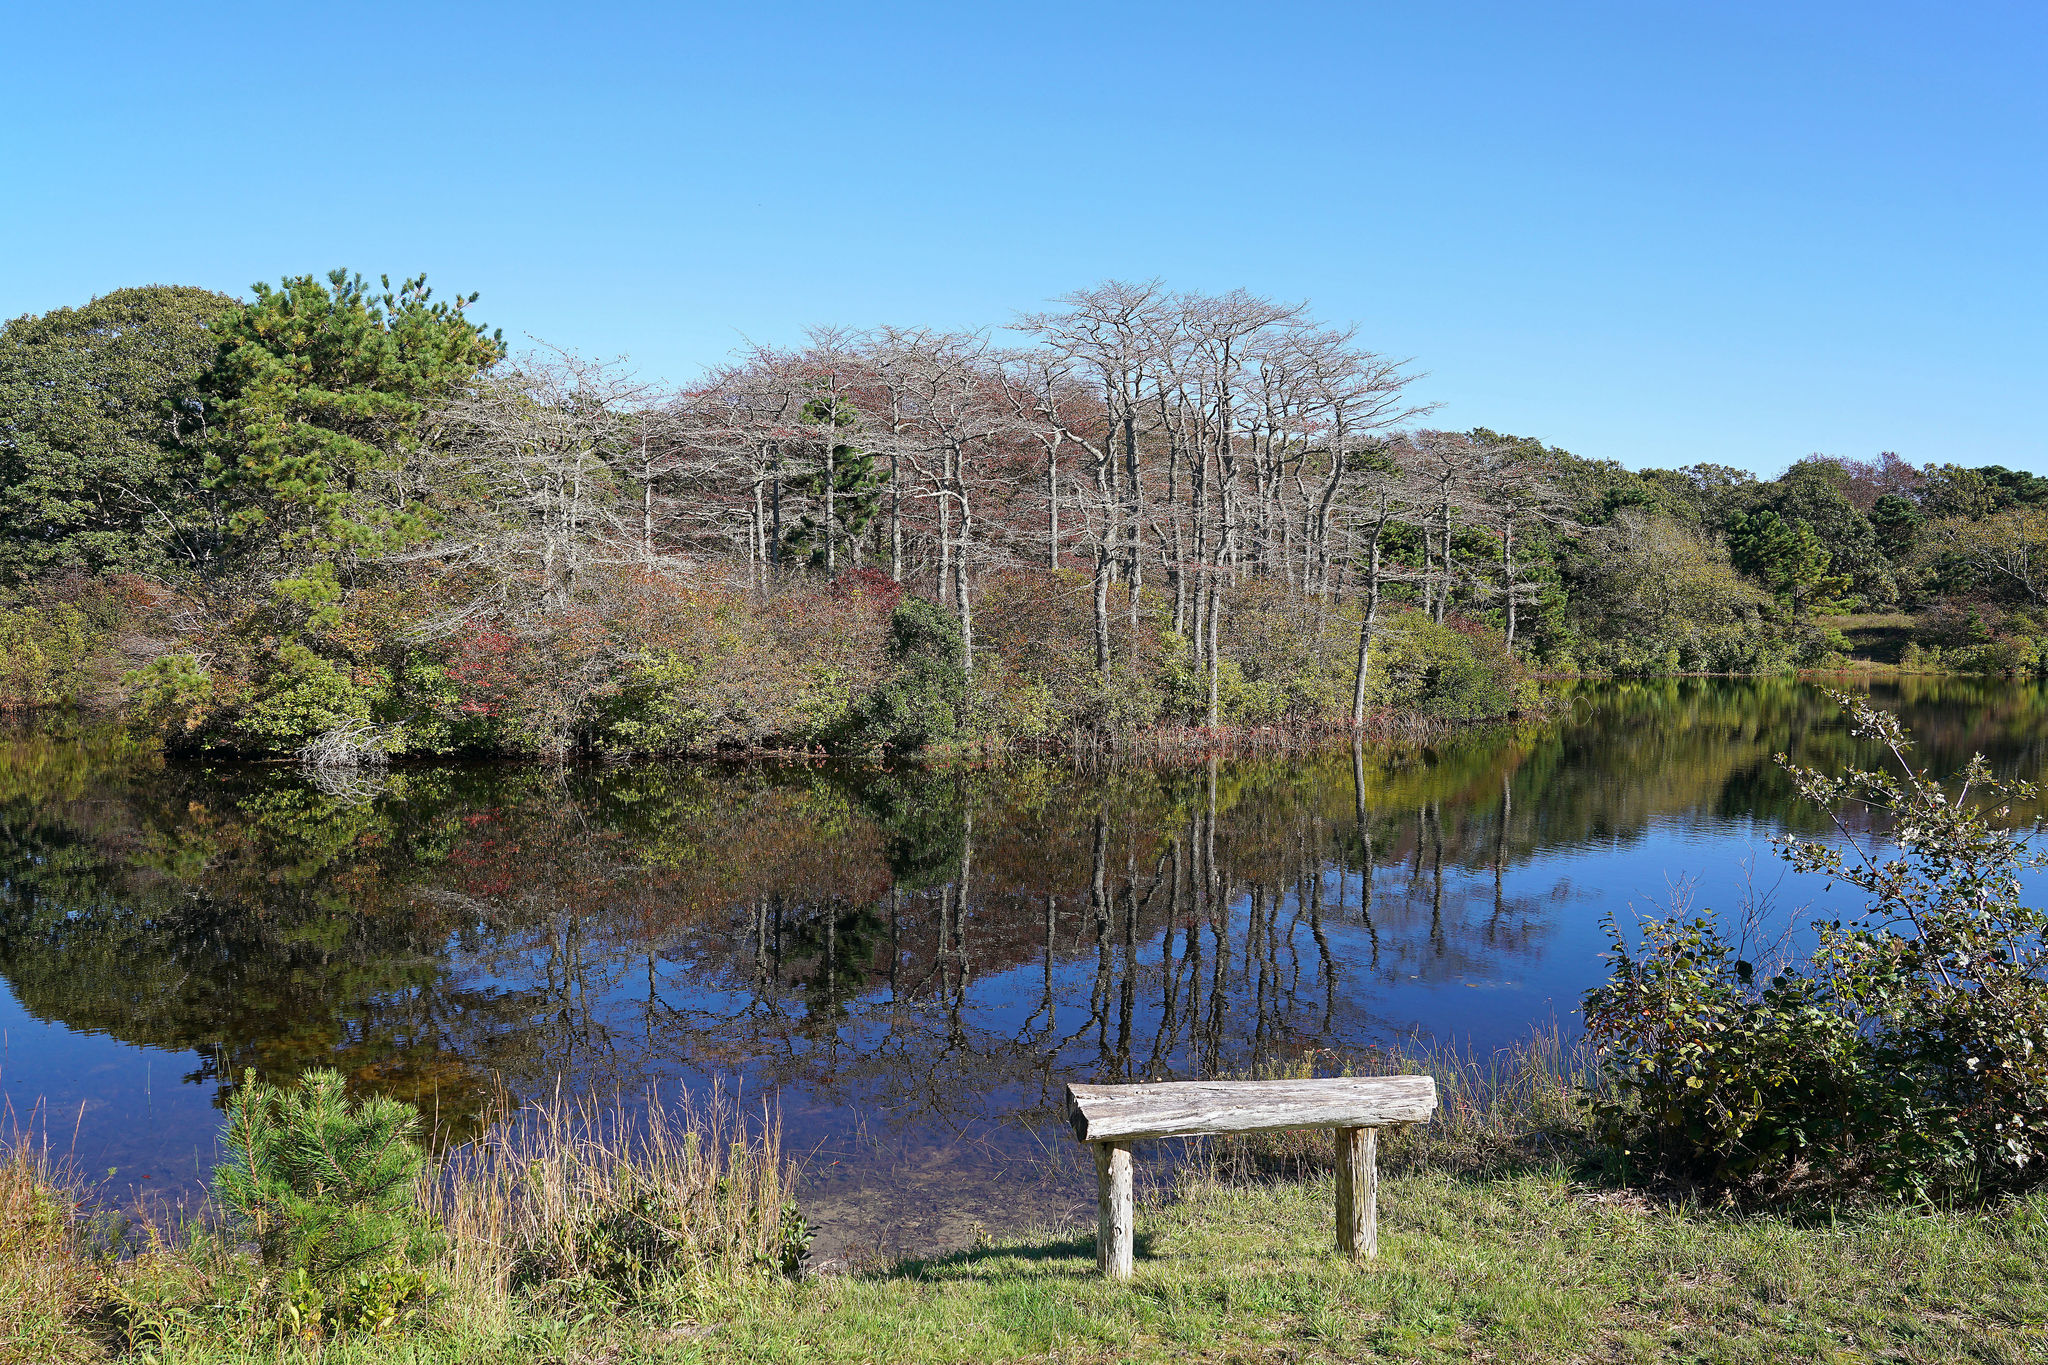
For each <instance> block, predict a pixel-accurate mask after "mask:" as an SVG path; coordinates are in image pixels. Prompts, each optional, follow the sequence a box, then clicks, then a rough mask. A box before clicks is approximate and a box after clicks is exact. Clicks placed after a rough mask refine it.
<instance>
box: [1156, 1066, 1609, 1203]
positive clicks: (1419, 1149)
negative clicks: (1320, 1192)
mask: <svg viewBox="0 0 2048 1365" xmlns="http://www.w3.org/2000/svg"><path fill="white" fill-rule="evenodd" d="M1400 1075H1425V1076H1433V1077H1435V1078H1436V1084H1437V1112H1436V1116H1435V1117H1434V1118H1433V1119H1431V1120H1430V1122H1428V1123H1426V1124H1404V1125H1401V1126H1398V1127H1395V1128H1390V1129H1388V1130H1387V1131H1386V1132H1384V1133H1382V1134H1381V1135H1380V1145H1379V1160H1380V1164H1381V1168H1382V1169H1383V1170H1384V1171H1386V1172H1388V1173H1390V1174H1392V1173H1404V1172H1409V1173H1420V1172H1437V1173H1445V1174H1453V1175H1460V1176H1468V1177H1491V1176H1501V1175H1508V1174H1512V1173H1514V1172H1515V1171H1517V1170H1520V1169H1523V1168H1525V1167H1527V1166H1529V1165H1530V1164H1532V1163H1539V1162H1546V1161H1551V1160H1554V1159H1556V1158H1558V1157H1560V1156H1573V1157H1577V1156H1585V1155H1588V1154H1590V1152H1591V1150H1592V1144H1591V1139H1590V1134H1589V1133H1588V1130H1587V1128H1586V1118H1585V1109H1584V1097H1585V1096H1586V1094H1587V1093H1588V1088H1589V1087H1590V1086H1593V1085H1594V1084H1596V1083H1597V1069H1596V1068H1595V1067H1594V1066H1593V1064H1592V1057H1591V1055H1590V1054H1589V1052H1588V1051H1587V1049H1586V1048H1585V1047H1584V1045H1583V1044H1581V1043H1577V1042H1567V1041H1566V1040H1565V1038H1564V1036H1563V1035H1562V1033H1561V1032H1559V1031H1558V1030H1557V1029H1555V1028H1550V1029H1542V1030H1538V1031H1536V1032H1535V1033H1533V1034H1531V1035H1530V1036H1529V1037H1528V1038H1527V1039H1525V1040H1523V1041H1522V1042H1519V1043H1517V1044H1515V1045H1513V1046H1510V1047H1505V1048H1500V1049H1497V1050H1495V1051H1492V1052H1485V1053H1474V1052H1470V1051H1466V1050H1462V1049H1459V1048H1456V1047H1451V1046H1446V1045H1443V1044H1438V1043H1431V1042H1417V1043H1413V1044H1409V1045H1405V1046H1396V1047H1389V1048H1375V1049H1370V1050H1366V1051H1361V1052H1346V1053H1338V1052H1333V1051H1327V1050H1318V1051H1314V1052H1309V1053H1305V1054H1303V1055H1302V1056H1300V1057H1295V1058H1290V1059H1288V1060H1286V1061H1284V1062H1275V1063H1270V1064H1268V1065H1266V1066H1263V1067H1259V1068H1256V1069H1254V1070H1252V1071H1250V1072H1247V1073H1245V1074H1244V1076H1242V1077H1239V1078H1237V1079H1252V1080H1284V1079H1289V1078H1294V1077H1308V1076H1400ZM1189 1155H1190V1160H1189V1161H1188V1162H1187V1163H1185V1167H1184V1169H1185V1170H1186V1171H1187V1172H1188V1173H1190V1174H1192V1175H1194V1176H1196V1177H1198V1178H1207V1179H1210V1180H1214V1181H1220V1182H1223V1183H1227V1184H1229V1183H1240V1182H1244V1181H1252V1180H1260V1179H1274V1178H1283V1179H1298V1178H1302V1177H1307V1176H1313V1175H1318V1174H1321V1173H1323V1172H1326V1171H1330V1170H1333V1169H1334V1168H1335V1149H1334V1147H1332V1145H1331V1143H1330V1135H1329V1134H1328V1133H1327V1132H1323V1131H1320V1130H1303V1131H1294V1132H1279V1133H1243V1134H1233V1135H1229V1136H1224V1137H1216V1138H1207V1139H1202V1140H1200V1141H1199V1143H1197V1144H1196V1145H1195V1146H1194V1148H1193V1150H1192V1151H1191V1152H1190V1154H1189Z"/></svg>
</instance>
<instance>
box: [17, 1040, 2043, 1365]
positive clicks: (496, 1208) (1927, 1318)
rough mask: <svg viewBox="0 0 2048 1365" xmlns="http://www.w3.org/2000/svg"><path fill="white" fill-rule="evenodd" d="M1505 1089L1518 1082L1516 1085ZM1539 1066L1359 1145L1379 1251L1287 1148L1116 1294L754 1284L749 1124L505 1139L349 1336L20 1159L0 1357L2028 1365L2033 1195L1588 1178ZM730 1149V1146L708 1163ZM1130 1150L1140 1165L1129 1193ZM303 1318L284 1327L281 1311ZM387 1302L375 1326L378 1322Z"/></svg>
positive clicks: (920, 1271) (257, 1279)
mask: <svg viewBox="0 0 2048 1365" xmlns="http://www.w3.org/2000/svg"><path fill="white" fill-rule="evenodd" d="M1532 1061H1533V1062H1534V1064H1533V1065H1531V1064H1530V1063H1531V1062H1532ZM1559 1061H1560V1057H1559V1054H1558V1053H1557V1052H1556V1051H1555V1050H1554V1049H1550V1050H1547V1051H1542V1050H1539V1052H1538V1053H1536V1054H1534V1055H1533V1057H1525V1058H1523V1059H1520V1060H1519V1061H1518V1062H1517V1063H1516V1064H1514V1065H1509V1066H1502V1067H1492V1068H1487V1069H1485V1070H1483V1071H1482V1070H1475V1069H1473V1068H1458V1067H1455V1066H1452V1065H1450V1064H1448V1063H1445V1062H1442V1061H1441V1060H1439V1062H1438V1063H1437V1065H1439V1066H1440V1067H1441V1072H1440V1074H1442V1076H1443V1078H1444V1080H1445V1085H1444V1091H1445V1095H1446V1099H1447V1103H1446V1107H1445V1111H1444V1113H1443V1114H1442V1116H1441V1117H1440V1118H1439V1120H1438V1122H1436V1123H1435V1124H1433V1125H1431V1127H1430V1128H1429V1129H1428V1130H1427V1131H1425V1132H1420V1133H1415V1132H1410V1133H1406V1134H1403V1135H1400V1136H1397V1137H1392V1138H1391V1139H1390V1141H1389V1142H1388V1144H1387V1150H1386V1153H1385V1167H1386V1172H1387V1175H1386V1179H1385V1182H1384V1184H1383V1186H1382V1191H1381V1229H1382V1246H1383V1252H1382V1255H1381V1257H1380V1259H1379V1260H1378V1261H1376V1262H1373V1263H1370V1264H1366V1265H1362V1266H1357V1265H1352V1264H1350V1263H1348V1262H1346V1261H1343V1260H1340V1259H1339V1258H1338V1257H1337V1256H1336V1255H1335V1254H1334V1253H1333V1251H1332V1249H1331V1240H1332V1235H1331V1221H1332V1212H1331V1210H1332V1204H1333V1199H1334V1188H1333V1182H1332V1178H1331V1175H1330V1173H1329V1170H1328V1168H1327V1167H1328V1161H1327V1157H1326V1156H1325V1142H1326V1138H1325V1137H1324V1136H1323V1135H1321V1134H1314V1135H1309V1134H1300V1135H1294V1134H1289V1135H1280V1136H1278V1137H1271V1138H1260V1139H1252V1140H1237V1141H1233V1142H1228V1143H1218V1144H1216V1145H1215V1146H1214V1147H1212V1148H1210V1149H1208V1150H1206V1151H1199V1152H1196V1153H1195V1154H1194V1156H1193V1159H1192V1160H1191V1161H1189V1162H1188V1163H1187V1164H1186V1165H1185V1166H1184V1167H1182V1168H1181V1169H1180V1171H1179V1173H1178V1174H1177V1175H1176V1176H1174V1177H1173V1178H1171V1179H1170V1180H1168V1181H1166V1182H1163V1183H1162V1185H1161V1186H1160V1187H1159V1188H1156V1189H1155V1190H1153V1191H1152V1192H1151V1194H1150V1196H1149V1198H1148V1200H1147V1202H1146V1203H1145V1205H1144V1207H1142V1208H1141V1211H1140V1216H1139V1224H1138V1263H1137V1273H1136V1277H1135V1279H1134V1280H1133V1282H1132V1283H1131V1284H1129V1285H1128V1286H1113V1285H1110V1284H1107V1283H1105V1282H1104V1281H1102V1280H1101V1279H1100V1278H1099V1277H1098V1276H1097V1275H1096V1273H1095V1265H1094V1250H1093V1242H1092V1229H1089V1228H1065V1229H1049V1230H1042V1231H1038V1232H1027V1233H1022V1234H1017V1235H1006V1236H1000V1237H991V1238H984V1239H983V1241H982V1243H981V1244H980V1245H978V1246H975V1247H972V1248H969V1249H966V1250H962V1251H959V1252H955V1253H952V1254H948V1255H943V1256H937V1257H932V1258H927V1259H913V1260H906V1261H897V1262H887V1263H873V1264H867V1265H859V1266H856V1267H854V1268H853V1269H852V1270H851V1271H849V1272H848V1273H843V1274H835V1275H829V1276H823V1277H819V1276H812V1277H808V1278H796V1277H793V1276H791V1275H789V1274H787V1273H785V1272H786V1270H787V1268H788V1266H789V1263H790V1257H789V1256H788V1254H787V1253H789V1252H790V1251H791V1250H792V1249H793V1242H792V1236H793V1235H794V1236H795V1238H796V1240H797V1241H800V1228H799V1229H794V1230H793V1228H792V1225H791V1223H790V1222H789V1220H788V1218H787V1215H786V1209H787V1204H786V1196H785V1191H784V1187H783V1185H782V1183H781V1181H782V1174H781V1172H782V1168H781V1165H780V1155H779V1152H778V1150H777V1148H776V1145H775V1137H774V1131H773V1128H772V1126H766V1127H754V1128H752V1129H751V1130H743V1129H741V1128H738V1127H735V1126H734V1123H735V1120H736V1118H737V1116H736V1115H734V1114H733V1113H732V1111H731V1110H730V1109H719V1108H717V1107H716V1106H711V1107H705V1108H700V1109H698V1110H695V1111H691V1112H682V1111H672V1112H671V1113H669V1114H668V1115H667V1116H665V1118H664V1119H663V1120H662V1121H661V1122H660V1123H658V1124H654V1125H651V1126H650V1125H648V1124H645V1123H637V1122H636V1123H623V1122H622V1121H621V1118H620V1116H619V1114H618V1113H617V1111H612V1112H610V1113H609V1114H607V1113H606V1112H604V1111H599V1110H593V1109H588V1108H585V1109H581V1110H578V1109H575V1108H573V1107H571V1108H563V1107H561V1106H556V1107H552V1108H548V1109H542V1110H536V1111H533V1112H531V1113H529V1115H528V1116H527V1119H526V1121H525V1122H524V1123H523V1124H515V1125H513V1126H512V1127H511V1128H510V1129H509V1130H508V1131H506V1132H505V1133H502V1134H501V1136H500V1137H499V1138H498V1139H496V1140H494V1142H493V1143H492V1144H491V1145H490V1146H487V1147H484V1148H477V1147H471V1148H467V1149H463V1150H462V1151H460V1152H458V1153H457V1154H456V1155H455V1156H453V1157H451V1158H449V1159H446V1160H444V1161H442V1162H440V1163H438V1164H436V1166H435V1167H434V1168H433V1169H432V1171H431V1173H430V1175H429V1176H428V1178H427V1180H426V1182H425V1184H424V1185H423V1187H422V1190H421V1194H420V1202H421V1203H422V1204H424V1205H427V1206H430V1207H432V1208H433V1209H435V1210H436V1211H438V1213H439V1215H440V1217H439V1219H438V1222H439V1223H440V1225H441V1227H442V1229H443V1230H444V1232H445V1239H444V1240H443V1242H442V1243H441V1244H440V1246H439V1248H438V1250H437V1251H436V1252H435V1253H434V1255H433V1256H432V1257H431V1258H430V1260H429V1261H428V1262H427V1263H425V1264H424V1265H423V1266H422V1267H421V1283H422V1285H423V1287H424V1292H423V1293H422V1295H421V1296H419V1297H418V1298H416V1299H412V1300H408V1301H406V1302H401V1303H399V1304H397V1305H396V1306H395V1311H392V1312H389V1313H387V1314H385V1316H384V1317H382V1318H379V1317H377V1316H376V1314H375V1313H368V1314H365V1313H362V1312H358V1311H356V1310H354V1309H351V1310H349V1311H348V1312H347V1313H342V1312H338V1311H335V1309H336V1306H337V1305H339V1304H341V1303H342V1302H343V1301H344V1300H346V1301H347V1302H350V1303H354V1302H356V1298H358V1297H360V1296H359V1295H356V1296H355V1297H351V1296H352V1295H355V1291H353V1290H350V1289H348V1288H347V1287H346V1286H344V1287H343V1288H342V1289H341V1290H330V1291H329V1292H328V1294H327V1302H328V1309H327V1310H326V1311H325V1312H324V1314H323V1311H322V1310H321V1308H320V1306H319V1305H318V1303H314V1304H312V1305H311V1307H310V1310H309V1304H308V1298H309V1296H308V1295H307V1293H306V1292H305V1291H304V1290H303V1287H299V1288H294V1286H293V1284H292V1282H291V1281H290V1279H289V1277H288V1276H287V1275H286V1274H284V1273H282V1272H280V1271H279V1270H277V1269H275V1268H267V1267H265V1266H263V1265H261V1264H260V1263H258V1262H257V1261H256V1260H255V1259H254V1257H253V1256H252V1255H251V1253H250V1249H249V1248H248V1247H247V1246H238V1245H235V1244H234V1241H233V1239H232V1238H224V1237H221V1236H219V1235H217V1234H215V1233H212V1232H209V1231H207V1230H206V1229H204V1228H197V1227H195V1228H189V1229H186V1230H185V1231H183V1232H182V1233H177V1234H171V1233H166V1232H164V1231H163V1230H160V1229H159V1230H142V1231H141V1234H140V1236H139V1237H131V1239H130V1242H129V1246H128V1249H127V1251H125V1252H120V1253H117V1252H116V1250H115V1248H114V1246H113V1244H112V1243H111V1242H110V1240H109V1239H108V1238H107V1237H106V1232H105V1226H104V1222H103V1220H102V1221H95V1220H94V1219H93V1218H91V1217H89V1216H88V1211H87V1210H86V1209H85V1208H84V1207H83V1206H81V1205H79V1204H77V1203H76V1202H75V1201H74V1200H72V1199H71V1198H70V1197H69V1196H68V1195H67V1194H66V1193H65V1192H64V1190H63V1188H62V1183H61V1181H59V1180H58V1179H57V1177H56V1173H55V1172H54V1171H53V1170H52V1169H51V1168H50V1167H49V1165H48V1164H47V1163H46V1162H44V1161H43V1160H42V1158H41V1156H40V1155H39V1153H38V1151H37V1150H36V1149H35V1148H33V1147H31V1146H24V1145H17V1147H16V1148H15V1150H14V1151H13V1153H12V1154H11V1157H10V1159H9V1160H8V1162H7V1164H6V1165H5V1166H4V1167H0V1360H7V1361H24V1362H26V1361H37V1362H41V1361H65V1362H88V1361H137V1362H140V1361H154V1362H192V1363H194V1365H196V1363H197V1362H217V1363H218V1365H230V1362H252V1361H280V1362H282V1361H303V1360H315V1359H318V1360H323V1361H331V1362H363V1363H364V1365H372V1363H374V1365H385V1363H387V1362H388V1363H389V1365H399V1362H405V1365H424V1363H425V1362H457V1361H494V1362H495V1361H506V1362H521V1363H528V1365H584V1363H586V1362H587V1363H588V1365H600V1363H602V1365H622V1363H623V1362H630V1361H650V1362H651V1361H675V1362H686V1361H689V1362H719V1361H735V1362H739V1361H746V1362H756V1361H759V1362H766V1361H776V1362H782V1361H819V1362H824V1361H844V1362H856V1361H902V1362H927V1361H959V1362H982V1361H989V1362H993V1361H1011V1360H1054V1361H1073V1362H1109V1361H1183V1360H1199V1361H1226V1360H1245V1361H1318V1360H1331V1361H1336V1360H1389V1361H1463V1360H1503V1361H1521V1360H1560V1361H1564V1360H1589V1361H1592V1360H1597V1361H1661V1360H1671V1361H1678V1360H1683V1361H1731V1362H1732V1361H1759V1362H1760V1361H1777V1360H1786V1359H1793V1358H1801V1359H1808V1360H1813V1361H1843V1362H1846V1361H1864V1360H1890V1361H1914V1362H1920V1361H1926V1362H1934V1361H2022V1360H2037V1359H2040V1358H2041V1356H2042V1353H2043V1351H2044V1350H2048V1197H2042V1196H2038V1195H2037V1196H2033V1197H2029V1198H2025V1199H2020V1200H2014V1201H2008V1202H2003V1203H1999V1204H1996V1205H1992V1206H1988V1207H1983V1208H1976V1209H1968V1210H1959V1209H1958V1210H1942V1209H1917V1210H1902V1209H1899V1208H1897V1207H1870V1208H1861V1209H1855V1210H1847V1209H1837V1210H1832V1211H1830V1210H1815V1209H1804V1210H1798V1211H1791V1212H1788V1211H1784V1210H1782V1209H1781V1210H1776V1211H1762V1212H1760V1211H1756V1210H1744V1209H1740V1208H1736V1207H1732V1206H1729V1205H1727V1204H1725V1203H1724V1204H1720V1205H1712V1206H1710V1205H1705V1204H1702V1203H1700V1202H1697V1201H1693V1200H1689V1199H1687V1198H1685V1197H1683V1196H1682V1195H1674V1194H1672V1193H1671V1192H1669V1191H1662V1192H1646V1191H1643V1190H1632V1189H1628V1188H1625V1187H1622V1186H1620V1185H1617V1184H1615V1183H1613V1182H1611V1181H1609V1180H1607V1179H1604V1178H1603V1177H1602V1175H1601V1173H1600V1171H1599V1169H1598V1168H1597V1166H1596V1165H1594V1164H1592V1163H1590V1162H1589V1160H1588V1158H1587V1151H1588V1149H1587V1148H1586V1147H1585V1146H1584V1144H1583V1142H1582V1138H1581V1136H1580V1134H1579V1132H1578V1131H1577V1128H1576V1122H1575V1118H1574V1114H1573V1111H1572V1109H1571V1107H1570V1105H1569V1102H1568V1089H1567V1085H1568V1080H1569V1078H1568V1076H1567V1075H1566V1072H1567V1070H1568V1068H1566V1067H1564V1066H1561V1065H1559ZM735 1142H737V1143H738V1144H739V1145H738V1147H735V1146H734V1145H733V1144H734V1143H735ZM1163 1156H1164V1154H1163V1153H1161V1154H1151V1155H1150V1156H1148V1157H1147V1158H1146V1160H1147V1161H1148V1163H1152V1164H1153V1165H1154V1168H1155V1169H1158V1168H1161V1167H1163V1165H1164V1162H1163ZM315 1297H317V1296H315ZM401 1297H402V1296H401Z"/></svg>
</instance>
